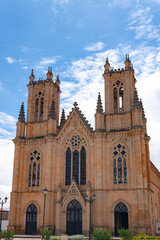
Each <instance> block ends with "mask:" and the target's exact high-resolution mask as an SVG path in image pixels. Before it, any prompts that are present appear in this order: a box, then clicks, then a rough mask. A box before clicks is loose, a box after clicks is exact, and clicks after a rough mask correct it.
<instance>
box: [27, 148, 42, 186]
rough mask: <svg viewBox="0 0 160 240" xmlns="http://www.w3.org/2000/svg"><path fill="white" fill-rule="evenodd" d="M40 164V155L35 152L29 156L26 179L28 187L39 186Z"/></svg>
mask: <svg viewBox="0 0 160 240" xmlns="http://www.w3.org/2000/svg"><path fill="white" fill-rule="evenodd" d="M40 162H41V156H40V153H39V152H38V151H37V150H35V151H34V152H32V153H31V154H30V158H29V177H28V186H29V187H31V186H32V187H35V186H37V187H38V186H39V185H40Z"/></svg>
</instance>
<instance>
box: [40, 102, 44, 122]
mask: <svg viewBox="0 0 160 240" xmlns="http://www.w3.org/2000/svg"><path fill="white" fill-rule="evenodd" d="M43 105H44V98H41V104H40V117H42V116H43Z"/></svg>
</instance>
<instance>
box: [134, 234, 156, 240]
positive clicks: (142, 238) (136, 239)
mask: <svg viewBox="0 0 160 240" xmlns="http://www.w3.org/2000/svg"><path fill="white" fill-rule="evenodd" d="M133 240H160V237H156V236H148V235H144V236H142V235H141V236H138V237H134V238H133Z"/></svg>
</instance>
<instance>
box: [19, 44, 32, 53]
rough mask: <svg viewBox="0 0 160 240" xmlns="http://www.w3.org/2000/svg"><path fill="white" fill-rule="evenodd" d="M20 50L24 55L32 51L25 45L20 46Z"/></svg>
mask: <svg viewBox="0 0 160 240" xmlns="http://www.w3.org/2000/svg"><path fill="white" fill-rule="evenodd" d="M20 49H21V51H22V52H24V53H28V52H29V51H30V49H29V48H28V47H27V46H24V45H20Z"/></svg>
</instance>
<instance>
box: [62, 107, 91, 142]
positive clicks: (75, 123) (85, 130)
mask: <svg viewBox="0 0 160 240" xmlns="http://www.w3.org/2000/svg"><path fill="white" fill-rule="evenodd" d="M71 132H74V133H75V132H76V133H77V134H78V132H81V133H82V134H83V135H84V136H87V135H90V134H92V133H93V128H92V127H91V125H90V124H89V123H88V121H87V120H86V118H85V117H84V115H83V114H82V112H81V111H80V109H79V108H78V106H77V103H74V108H72V111H71V112H70V114H69V116H68V117H67V120H66V122H65V124H64V125H63V127H62V129H61V130H60V132H59V134H58V137H60V138H63V136H64V135H65V136H68V135H69V134H70V133H71Z"/></svg>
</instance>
